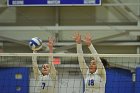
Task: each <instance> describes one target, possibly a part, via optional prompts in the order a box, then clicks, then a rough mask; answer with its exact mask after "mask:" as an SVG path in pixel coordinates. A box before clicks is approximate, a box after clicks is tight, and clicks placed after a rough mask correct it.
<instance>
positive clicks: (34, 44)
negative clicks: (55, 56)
mask: <svg viewBox="0 0 140 93" xmlns="http://www.w3.org/2000/svg"><path fill="white" fill-rule="evenodd" d="M29 47H30V48H31V49H32V50H40V49H41V48H42V40H41V39H40V38H39V37H34V38H32V39H31V40H30V41H29Z"/></svg>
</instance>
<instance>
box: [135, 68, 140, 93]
mask: <svg viewBox="0 0 140 93" xmlns="http://www.w3.org/2000/svg"><path fill="white" fill-rule="evenodd" d="M135 82H136V83H135V93H140V67H137V68H136V81H135Z"/></svg>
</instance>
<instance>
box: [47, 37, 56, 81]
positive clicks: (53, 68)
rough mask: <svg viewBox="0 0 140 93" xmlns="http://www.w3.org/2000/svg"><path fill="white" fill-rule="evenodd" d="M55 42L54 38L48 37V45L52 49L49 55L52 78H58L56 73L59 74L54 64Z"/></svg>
mask: <svg viewBox="0 0 140 93" xmlns="http://www.w3.org/2000/svg"><path fill="white" fill-rule="evenodd" d="M53 44H54V39H53V38H49V39H48V44H47V45H48V47H49V50H50V56H49V60H48V61H49V65H50V75H51V78H52V79H56V74H57V71H56V69H55V66H54V64H53V55H51V54H52V53H53Z"/></svg>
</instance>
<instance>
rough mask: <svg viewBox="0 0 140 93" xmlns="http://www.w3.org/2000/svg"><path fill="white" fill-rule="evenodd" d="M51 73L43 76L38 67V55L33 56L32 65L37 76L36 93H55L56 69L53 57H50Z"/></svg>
mask: <svg viewBox="0 0 140 93" xmlns="http://www.w3.org/2000/svg"><path fill="white" fill-rule="evenodd" d="M48 62H49V65H50V66H51V67H50V73H49V75H45V76H43V75H42V73H41V71H40V70H39V68H38V64H37V57H35V56H33V57H32V65H33V71H34V76H35V93H55V85H56V70H55V67H54V65H53V64H52V57H49V60H48Z"/></svg>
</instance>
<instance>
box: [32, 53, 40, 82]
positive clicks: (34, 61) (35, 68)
mask: <svg viewBox="0 0 140 93" xmlns="http://www.w3.org/2000/svg"><path fill="white" fill-rule="evenodd" d="M36 52H37V51H33V53H36ZM32 66H33V73H34V78H35V79H36V80H38V77H39V75H41V72H40V70H39V68H38V64H37V56H32Z"/></svg>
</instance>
